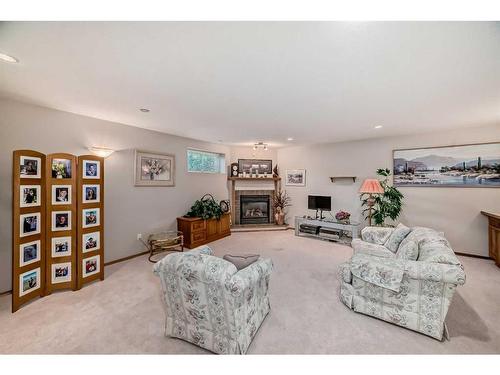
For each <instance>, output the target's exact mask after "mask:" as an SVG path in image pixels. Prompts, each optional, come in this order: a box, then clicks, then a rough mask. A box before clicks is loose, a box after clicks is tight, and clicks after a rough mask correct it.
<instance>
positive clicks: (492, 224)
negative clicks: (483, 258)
mask: <svg viewBox="0 0 500 375" xmlns="http://www.w3.org/2000/svg"><path fill="white" fill-rule="evenodd" d="M481 213H482V214H483V215H484V216H486V217H488V244H489V246H488V247H489V254H490V257H491V258H493V259H495V264H496V265H497V266H498V267H500V214H495V213H492V212H485V211H481Z"/></svg>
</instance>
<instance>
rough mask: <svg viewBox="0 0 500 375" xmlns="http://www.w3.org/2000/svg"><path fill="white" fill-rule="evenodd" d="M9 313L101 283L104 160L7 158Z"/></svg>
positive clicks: (20, 154) (28, 154) (23, 154)
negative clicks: (62, 291)
mask: <svg viewBox="0 0 500 375" xmlns="http://www.w3.org/2000/svg"><path fill="white" fill-rule="evenodd" d="M12 212H13V226H12V228H13V229H12V231H13V233H12V234H13V236H12V238H13V241H12V243H13V247H12V259H13V263H12V312H15V311H17V310H18V309H19V308H20V307H21V305H23V304H24V303H26V302H28V301H29V300H32V299H34V298H37V297H43V296H45V295H48V294H51V293H52V291H54V290H58V289H72V290H78V289H80V288H81V287H82V286H83V285H84V284H85V283H88V282H91V281H94V280H97V279H100V280H104V268H103V264H104V263H103V261H104V159H103V158H100V157H97V156H94V155H83V156H79V157H76V156H74V155H71V154H65V153H59V154H50V155H44V154H41V153H39V152H36V151H30V150H19V151H14V155H13V210H12Z"/></svg>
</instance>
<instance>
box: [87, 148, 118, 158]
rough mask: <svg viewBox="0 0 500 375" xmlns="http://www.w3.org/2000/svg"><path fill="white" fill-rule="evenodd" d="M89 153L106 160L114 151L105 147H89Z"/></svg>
mask: <svg viewBox="0 0 500 375" xmlns="http://www.w3.org/2000/svg"><path fill="white" fill-rule="evenodd" d="M89 151H90V152H91V153H93V154H94V155H97V156H100V157H101V158H107V157H108V156H109V155H111V154H112V153H113V152H115V150H112V149H110V148H105V147H89Z"/></svg>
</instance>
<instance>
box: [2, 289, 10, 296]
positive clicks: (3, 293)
mask: <svg viewBox="0 0 500 375" xmlns="http://www.w3.org/2000/svg"><path fill="white" fill-rule="evenodd" d="M7 294H12V290H7V291H5V292H0V297H1V296H6V295H7Z"/></svg>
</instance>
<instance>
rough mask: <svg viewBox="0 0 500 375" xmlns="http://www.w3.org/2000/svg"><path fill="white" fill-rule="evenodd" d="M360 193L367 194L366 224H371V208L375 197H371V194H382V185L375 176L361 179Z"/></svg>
mask: <svg viewBox="0 0 500 375" xmlns="http://www.w3.org/2000/svg"><path fill="white" fill-rule="evenodd" d="M359 192H360V193H361V194H369V196H368V199H367V201H366V202H367V204H368V225H369V226H371V225H372V209H373V205H374V204H375V198H373V196H372V195H373V194H384V189H383V188H382V185H380V182H379V180H377V179H375V178H367V179H366V180H364V181H363V185H361V188H360V189H359Z"/></svg>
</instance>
